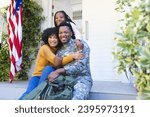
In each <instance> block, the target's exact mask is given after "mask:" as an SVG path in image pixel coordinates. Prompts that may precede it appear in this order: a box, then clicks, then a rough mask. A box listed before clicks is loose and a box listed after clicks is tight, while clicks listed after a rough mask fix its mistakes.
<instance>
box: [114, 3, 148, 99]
mask: <svg viewBox="0 0 150 117" xmlns="http://www.w3.org/2000/svg"><path fill="white" fill-rule="evenodd" d="M116 10H117V11H118V12H120V13H121V14H123V16H124V17H123V18H122V19H121V20H120V21H121V22H122V23H123V25H122V27H120V29H121V32H119V33H117V34H118V36H117V37H116V38H115V41H116V43H117V44H116V47H115V50H114V52H113V55H114V57H115V58H116V59H117V60H118V65H117V67H116V68H117V70H118V71H119V72H121V73H122V72H124V73H126V74H127V71H130V72H131V73H132V75H133V77H134V78H135V79H136V81H135V83H134V84H135V87H136V88H137V90H138V96H139V98H140V99H150V0H117V6H116Z"/></svg>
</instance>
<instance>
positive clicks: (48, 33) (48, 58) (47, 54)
mask: <svg viewBox="0 0 150 117" xmlns="http://www.w3.org/2000/svg"><path fill="white" fill-rule="evenodd" d="M57 32H58V31H57V28H47V29H46V30H44V32H43V35H42V40H43V41H44V43H45V45H43V46H42V47H41V48H40V50H39V53H38V55H37V59H36V67H35V70H34V72H33V74H32V77H31V79H30V81H29V84H28V87H27V90H26V91H25V93H23V95H22V96H21V97H20V98H19V99H20V100H22V99H23V97H24V96H25V95H27V94H28V93H30V92H31V91H32V90H33V89H34V88H35V87H37V86H38V85H39V84H40V83H41V82H42V81H44V80H46V77H45V76H47V73H42V70H43V68H44V67H45V66H47V65H49V66H52V67H51V68H50V69H49V71H47V72H48V74H49V73H50V72H52V71H54V70H55V68H58V67H61V66H62V65H66V64H68V63H70V62H72V61H73V60H75V59H81V58H83V56H84V55H83V54H82V53H80V51H77V52H75V53H72V54H71V55H68V56H66V57H64V58H61V57H58V56H56V55H55V53H56V51H57V49H59V47H61V43H60V41H59V39H58V37H57Z"/></svg>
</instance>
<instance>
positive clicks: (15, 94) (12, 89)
mask: <svg viewBox="0 0 150 117" xmlns="http://www.w3.org/2000/svg"><path fill="white" fill-rule="evenodd" d="M27 83H28V81H13V83H9V82H0V100H17V99H18V98H19V97H20V96H21V94H22V93H23V92H24V91H25V89H26V86H27Z"/></svg>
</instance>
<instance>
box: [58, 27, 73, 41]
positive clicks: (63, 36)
mask: <svg viewBox="0 0 150 117" xmlns="http://www.w3.org/2000/svg"><path fill="white" fill-rule="evenodd" d="M71 36H72V32H71V30H70V28H69V27H68V26H60V28H59V39H60V41H61V42H62V44H65V43H68V42H69V40H70V38H71Z"/></svg>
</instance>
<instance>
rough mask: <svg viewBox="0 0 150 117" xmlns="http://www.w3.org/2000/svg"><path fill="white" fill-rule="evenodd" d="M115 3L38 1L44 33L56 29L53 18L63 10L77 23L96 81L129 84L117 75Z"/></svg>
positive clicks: (75, 0)
mask: <svg viewBox="0 0 150 117" xmlns="http://www.w3.org/2000/svg"><path fill="white" fill-rule="evenodd" d="M115 2H116V1H115V0H111V1H110V0H100V1H98V0H88V1H87V0H63V1H62V0H38V3H39V4H41V6H42V8H43V9H44V11H43V15H44V16H45V17H46V20H45V22H44V23H43V24H42V26H41V29H42V30H43V29H45V28H47V27H51V26H54V24H53V16H54V13H55V12H56V11H58V10H64V11H65V12H66V13H67V14H68V15H69V16H70V17H71V18H72V20H73V21H74V22H75V23H76V25H77V27H78V29H79V31H80V32H81V34H82V37H83V39H84V40H85V41H86V42H87V43H88V44H89V46H90V48H91V56H90V66H91V72H92V77H93V79H94V81H121V82H129V81H128V80H127V79H126V78H125V76H124V75H122V76H119V75H117V73H116V71H115V69H114V68H115V62H114V61H113V59H112V58H113V56H112V51H113V46H114V38H115V36H116V35H115V32H118V31H119V23H118V19H119V15H118V13H117V12H116V11H115V10H114V9H115Z"/></svg>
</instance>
